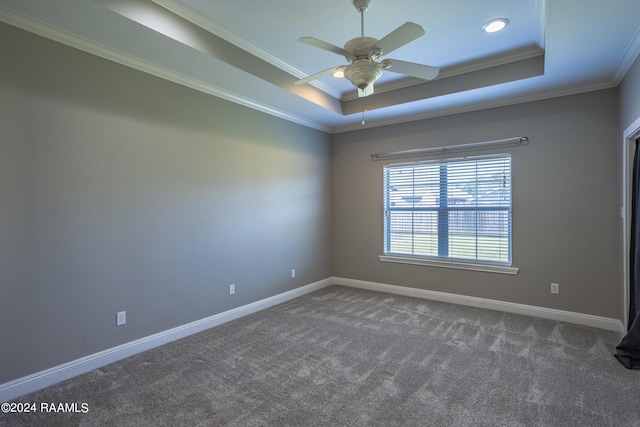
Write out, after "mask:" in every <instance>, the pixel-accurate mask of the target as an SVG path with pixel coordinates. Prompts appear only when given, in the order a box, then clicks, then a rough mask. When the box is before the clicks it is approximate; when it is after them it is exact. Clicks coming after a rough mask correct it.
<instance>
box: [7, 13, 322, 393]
mask: <svg viewBox="0 0 640 427" xmlns="http://www.w3.org/2000/svg"><path fill="white" fill-rule="evenodd" d="M0 52H2V55H3V61H2V66H1V67H0V135H1V138H0V200H1V202H0V282H1V283H0V286H1V288H2V293H1V297H0V325H3V336H2V345H1V350H0V383H3V382H7V381H10V380H13V379H16V378H20V377H23V376H25V375H28V374H31V373H34V372H37V371H40V370H43V369H46V368H49V367H52V366H56V365H59V364H61V363H65V362H68V361H70V360H74V359H77V358H79V357H82V356H85V355H89V354H92V353H95V352H98V351H100V350H104V349H107V348H111V347H114V346H117V345H119V344H122V343H126V342H129V341H132V340H135V339H137V338H141V337H145V336H148V335H150V334H153V333H156V332H159V331H164V330H167V329H170V328H172V327H175V326H179V325H183V324H185V323H188V322H191V321H194V320H197V319H202V318H204V317H207V316H211V315H213V314H216V313H220V312H222V311H225V310H228V309H231V308H234V307H237V306H241V305H244V304H247V303H250V302H253V301H256V300H260V299H263V298H266V297H269V296H272V295H275V294H278V293H281V292H284V291H287V290H291V289H294V288H297V287H300V286H302V285H306V284H309V283H312V282H315V281H317V280H321V279H324V278H327V277H330V276H331V270H330V253H329V250H330V245H329V243H330V242H329V237H330V231H329V227H330V211H329V203H330V196H329V190H330V177H329V172H330V165H329V161H330V147H329V143H330V137H329V136H328V135H327V134H325V133H322V132H318V131H314V130H311V129H307V128H304V127H302V126H298V125H295V124H292V123H289V122H286V121H283V120H280V119H277V118H274V117H271V116H268V115H266V114H262V113H259V112H256V111H253V110H249V109H246V108H244V107H241V106H238V105H236V104H233V103H229V102H226V101H223V100H220V99H216V98H214V97H211V96H207V95H204V94H201V93H198V92H196V91H192V90H190V89H187V88H184V87H181V86H178V85H175V84H172V83H169V82H166V81H163V80H160V79H156V78H154V77H151V76H148V75H145V74H143V73H139V72H137V71H134V70H131V69H128V68H125V67H122V66H119V65H116V64H114V63H111V62H108V61H104V60H101V59H99V58H97V57H94V56H91V55H88V54H85V53H82V52H80V51H77V50H74V49H71V48H68V47H65V46H62V45H59V44H57V43H54V42H51V41H48V40H45V39H42V38H39V37H37V36H34V35H30V34H27V33H24V32H22V31H20V30H17V29H14V28H12V27H8V26H6V25H4V24H2V25H0ZM292 268H295V269H296V271H297V277H296V278H295V279H292V278H291V274H290V272H291V269H292ZM231 283H235V284H236V295H234V296H229V295H228V285H229V284H231ZM120 310H126V311H127V320H128V322H127V325H125V326H123V327H115V313H116V312H117V311H120Z"/></svg>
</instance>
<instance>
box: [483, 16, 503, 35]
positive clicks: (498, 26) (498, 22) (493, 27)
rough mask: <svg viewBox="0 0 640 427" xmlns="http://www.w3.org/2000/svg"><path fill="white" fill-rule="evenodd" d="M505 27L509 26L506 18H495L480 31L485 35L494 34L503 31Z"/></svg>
mask: <svg viewBox="0 0 640 427" xmlns="http://www.w3.org/2000/svg"><path fill="white" fill-rule="evenodd" d="M507 25H509V20H508V19H507V18H496V19H492V20H491V21H489V22H487V23H486V24H484V25H483V26H482V31H484V32H486V33H495V32H498V31H500V30H502V29H504V27H506V26H507Z"/></svg>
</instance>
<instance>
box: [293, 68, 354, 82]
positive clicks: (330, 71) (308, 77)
mask: <svg viewBox="0 0 640 427" xmlns="http://www.w3.org/2000/svg"><path fill="white" fill-rule="evenodd" d="M341 67H343V65H337V66H335V67H332V68H329V69H328V70H324V71H320V72H319V73H315V74H312V75H310V76H307V77H305V78H304V79H300V80H297V81H296V82H295V84H297V85H304V84H307V83H309V82H310V81H313V80H316V79H319V78H320V77H324V76H326V75H328V74H331V73H333V72H334V71H336V70H337V69H338V68H341Z"/></svg>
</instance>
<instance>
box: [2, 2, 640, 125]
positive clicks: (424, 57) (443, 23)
mask: <svg viewBox="0 0 640 427" xmlns="http://www.w3.org/2000/svg"><path fill="white" fill-rule="evenodd" d="M497 17H505V18H508V19H509V20H510V21H511V22H510V25H509V26H508V27H507V28H506V29H505V30H504V31H502V32H500V33H495V34H487V33H484V32H482V31H481V27H482V25H483V24H484V23H485V22H487V21H488V20H490V19H492V18H497ZM0 20H1V21H4V22H7V23H9V24H12V25H15V26H18V27H21V28H24V29H27V30H29V31H32V32H34V33H37V34H40V35H43V36H45V37H49V38H51V39H54V40H57V41H60V42H63V43H65V44H68V45H71V46H73V47H76V48H79V49H82V50H85V51H88V52H91V53H94V54H96V55H99V56H102V57H105V58H107V59H110V60H113V61H116V62H119V63H122V64H125V65H127V66H131V67H134V68H137V69H139V70H142V71H144V72H148V73H150V74H153V75H156V76H159V77H162V78H165V79H168V80H172V81H175V82H177V83H180V84H183V85H186V86H189V87H192V88H194V89H197V90H201V91H203V92H206V93H210V94H212V95H215V96H219V97H222V98H225V99H228V100H231V101H234V102H237V103H240V104H243V105H247V106H249V107H251V108H255V109H258V110H261V111H265V112H267V113H269V114H273V115H275V116H278V117H282V118H284V119H287V120H291V121H294V122H297V123H300V124H303V125H305V126H310V127H313V128H316V129H321V130H324V131H327V132H332V133H336V132H342V131H347V130H353V129H360V128H362V127H363V125H362V116H363V114H362V111H363V109H366V110H367V111H366V113H365V118H366V124H365V125H364V126H366V127H371V126H379V125H384V124H389V123H397V122H402V121H407V120H415V119H420V118H427V117H435V116H439V115H444V114H452V113H457V112H463V111H470V110H475V109H480V108H488V107H493V106H500V105H509V104H513V103H518V102H523V101H529V100H535V99H543V98H548V97H554V96H560V95H564V94H571V93H577V92H583V91H589V90H595V89H601V88H606V87H613V86H616V85H617V84H618V83H619V82H620V80H621V79H622V77H623V76H624V74H625V73H626V72H627V70H628V69H629V67H630V66H631V64H632V63H633V61H634V60H635V58H636V57H637V56H638V54H639V53H640V1H639V0H607V1H603V0H483V1H478V0H393V1H392V0H371V6H370V8H369V10H368V11H367V12H366V13H365V35H367V36H370V37H375V38H378V39H380V38H382V37H383V36H385V35H386V34H388V33H390V32H391V31H393V30H394V29H395V28H397V27H399V26H400V25H402V24H403V23H404V22H407V21H412V22H415V23H417V24H420V25H421V26H422V27H423V28H424V29H425V30H426V34H425V35H424V36H422V37H421V38H418V39H417V40H415V41H413V42H411V43H410V44H408V45H406V46H404V47H402V48H400V49H398V50H396V51H395V52H392V54H391V55H389V56H390V57H392V58H394V59H398V60H403V61H411V62H417V63H422V64H427V65H433V66H437V67H441V69H442V71H441V74H440V76H439V77H438V79H436V80H434V81H432V82H425V81H422V80H419V79H415V78H407V77H404V76H402V75H400V74H396V73H392V72H390V71H385V72H384V74H383V77H382V78H381V79H380V80H378V82H377V83H376V86H375V88H376V92H375V94H374V95H372V96H369V97H367V98H361V99H358V98H357V96H356V93H355V88H353V87H352V86H351V84H350V83H349V82H348V81H347V80H346V79H336V78H334V77H332V76H327V77H323V78H322V79H320V80H319V81H318V82H317V83H314V85H313V86H312V85H305V86H295V85H294V84H293V82H294V81H295V80H297V79H299V78H301V77H304V76H306V75H309V74H313V73H315V72H318V71H321V70H324V69H327V68H330V67H332V66H336V65H346V61H345V59H344V58H343V57H341V56H339V55H335V54H333V53H330V52H327V51H324V50H321V49H317V48H314V47H312V46H308V45H305V44H302V43H299V42H297V39H298V38H299V37H301V36H311V37H315V38H318V39H321V40H324V41H326V42H329V43H331V44H334V45H337V46H343V45H344V43H345V42H346V41H348V40H349V39H351V38H354V37H358V36H359V35H360V15H359V13H358V12H357V11H356V10H355V8H354V7H353V5H352V2H351V0H269V1H264V0H263V1H260V0H234V1H229V0H56V1H51V0H0Z"/></svg>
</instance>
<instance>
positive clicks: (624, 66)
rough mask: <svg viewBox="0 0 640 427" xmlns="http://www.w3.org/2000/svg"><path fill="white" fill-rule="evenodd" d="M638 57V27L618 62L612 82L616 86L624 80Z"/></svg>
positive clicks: (639, 33)
mask: <svg viewBox="0 0 640 427" xmlns="http://www.w3.org/2000/svg"><path fill="white" fill-rule="evenodd" d="M638 57H640V27H639V28H638V30H637V31H636V33H635V34H634V35H633V38H632V39H631V41H630V42H629V44H628V45H627V48H626V49H625V51H624V54H623V55H622V58H620V62H618V66H617V67H616V73H615V75H614V81H615V82H616V84H620V82H622V79H624V76H625V75H626V74H627V72H628V71H629V69H630V68H631V66H632V65H633V63H634V62H635V60H636V59H637V58H638Z"/></svg>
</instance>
